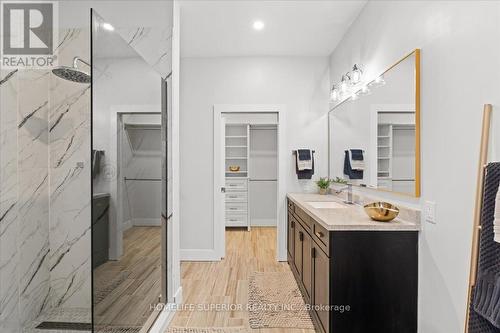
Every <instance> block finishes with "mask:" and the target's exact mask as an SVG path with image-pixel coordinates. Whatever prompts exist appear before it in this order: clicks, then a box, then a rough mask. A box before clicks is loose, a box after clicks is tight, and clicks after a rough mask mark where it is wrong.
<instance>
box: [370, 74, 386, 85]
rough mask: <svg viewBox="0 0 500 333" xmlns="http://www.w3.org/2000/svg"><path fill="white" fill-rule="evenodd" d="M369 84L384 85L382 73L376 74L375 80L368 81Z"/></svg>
mask: <svg viewBox="0 0 500 333" xmlns="http://www.w3.org/2000/svg"><path fill="white" fill-rule="evenodd" d="M370 85H371V86H375V87H381V86H383V85H385V80H384V75H380V76H378V77H377V78H376V79H375V80H373V81H372V82H371V83H370Z"/></svg>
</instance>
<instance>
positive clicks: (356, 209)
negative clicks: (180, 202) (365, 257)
mask: <svg viewBox="0 0 500 333" xmlns="http://www.w3.org/2000/svg"><path fill="white" fill-rule="evenodd" d="M287 197H288V198H289V199H290V200H292V201H293V202H294V203H295V204H296V205H297V206H299V207H300V208H301V209H302V210H304V211H305V212H306V213H308V214H309V215H310V216H311V217H313V218H314V219H315V220H316V221H317V222H318V223H320V224H321V225H322V226H323V227H325V228H326V229H327V230H330V231H335V230H374V231H378V230H381V231H419V230H420V224H418V223H413V222H408V221H403V220H401V219H399V218H396V219H394V220H392V221H391V222H376V221H373V220H372V219H371V218H369V217H368V215H366V213H365V211H364V209H363V207H362V206H359V205H355V204H354V205H348V204H344V203H343V202H342V200H341V199H339V198H338V197H336V196H333V195H320V194H310V193H288V194H287ZM318 201H321V202H323V201H334V202H337V203H341V204H342V205H343V207H341V208H314V207H312V206H311V205H310V204H308V202H318Z"/></svg>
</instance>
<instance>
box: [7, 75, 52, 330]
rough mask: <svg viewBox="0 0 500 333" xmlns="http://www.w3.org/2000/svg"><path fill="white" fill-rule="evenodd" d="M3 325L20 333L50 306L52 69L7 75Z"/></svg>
mask: <svg viewBox="0 0 500 333" xmlns="http://www.w3.org/2000/svg"><path fill="white" fill-rule="evenodd" d="M0 75H1V81H0V82H1V85H0V94H1V96H0V97H1V99H0V100H1V108H0V110H1V111H0V136H1V156H0V161H1V162H0V163H1V175H0V177H1V181H0V184H1V185H0V247H1V249H0V250H1V251H0V257H1V258H0V260H1V263H0V302H1V303H0V307H1V314H0V322H1V331H2V332H19V330H20V327H23V326H24V325H26V324H28V323H30V322H31V321H32V320H34V319H35V318H36V317H38V316H39V315H40V314H41V313H42V312H43V311H45V310H46V309H47V306H48V303H47V301H48V295H49V289H50V274H49V263H48V261H49V252H50V249H49V204H48V200H49V172H48V163H47V161H48V104H49V102H48V100H49V91H48V82H49V81H48V80H49V72H48V71H46V70H24V71H21V70H18V71H13V72H6V71H2V72H1V74H0Z"/></svg>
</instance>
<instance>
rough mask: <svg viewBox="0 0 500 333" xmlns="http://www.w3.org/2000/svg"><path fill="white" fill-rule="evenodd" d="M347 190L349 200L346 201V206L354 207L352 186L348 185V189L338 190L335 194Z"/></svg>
mask: <svg viewBox="0 0 500 333" xmlns="http://www.w3.org/2000/svg"><path fill="white" fill-rule="evenodd" d="M345 190H347V200H344V202H345V203H346V204H349V205H352V204H353V203H354V202H353V201H352V184H347V186H346V187H343V188H341V189H339V190H336V191H335V193H337V194H340V193H342V192H344V191H345Z"/></svg>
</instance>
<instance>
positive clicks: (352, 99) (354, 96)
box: [350, 92, 359, 101]
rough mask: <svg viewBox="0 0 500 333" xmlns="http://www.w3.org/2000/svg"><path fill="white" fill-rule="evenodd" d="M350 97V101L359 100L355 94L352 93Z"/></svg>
mask: <svg viewBox="0 0 500 333" xmlns="http://www.w3.org/2000/svg"><path fill="white" fill-rule="evenodd" d="M350 97H351V101H355V100H357V99H358V98H359V96H358V94H357V93H355V92H353V93H352V94H351V96H350Z"/></svg>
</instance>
